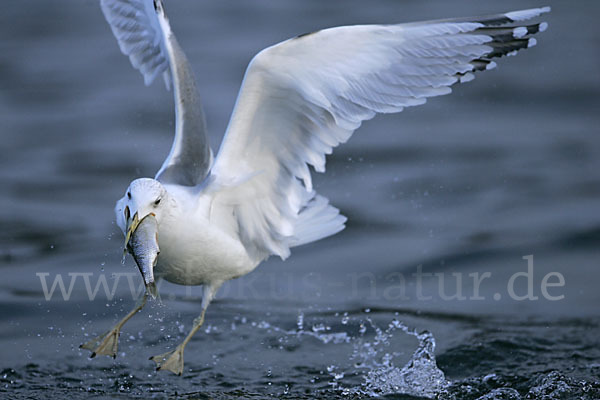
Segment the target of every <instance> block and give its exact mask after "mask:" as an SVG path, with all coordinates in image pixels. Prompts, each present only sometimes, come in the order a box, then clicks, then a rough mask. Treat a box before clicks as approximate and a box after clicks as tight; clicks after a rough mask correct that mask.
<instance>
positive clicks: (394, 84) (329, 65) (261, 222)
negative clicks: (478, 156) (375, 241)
mask: <svg viewBox="0 0 600 400" xmlns="http://www.w3.org/2000/svg"><path fill="white" fill-rule="evenodd" d="M547 11H549V8H543V9H534V10H526V11H520V12H513V13H509V14H501V15H494V16H486V17H479V18H471V19H469V18H466V19H459V20H446V21H430V22H424V23H411V24H404V25H388V26H383V25H367V26H347V27H339V28H332V29H327V30H323V31H319V32H316V33H313V34H308V35H303V36H300V37H298V38H294V39H290V40H288V41H285V42H283V43H280V44H277V45H275V46H272V47H270V48H267V49H265V50H263V51H262V52H260V53H259V54H258V55H257V56H256V57H255V58H254V59H253V60H252V62H251V63H250V65H249V66H248V69H247V71H246V75H245V77H244V82H243V84H242V88H241V90H240V93H239V97H238V100H237V103H236V107H235V110H234V112H233V115H232V117H231V120H230V123H229V126H228V129H227V132H226V135H225V138H224V140H223V143H222V144H221V149H220V151H219V153H218V156H217V158H216V160H215V164H214V167H213V169H212V172H211V182H210V184H209V188H212V189H213V190H215V192H217V194H216V195H215V198H214V201H213V207H212V209H213V210H214V211H215V212H217V213H218V214H219V216H220V218H219V219H220V220H221V221H223V219H222V215H231V216H232V217H231V219H230V221H229V222H228V224H229V226H228V227H225V228H228V229H230V230H232V231H233V232H235V233H237V234H238V235H239V236H240V238H241V240H242V242H243V243H244V244H245V246H246V248H247V249H248V250H249V251H250V252H251V253H252V254H255V255H256V257H258V258H261V257H263V258H264V257H266V256H268V255H270V254H275V255H279V256H280V257H282V258H286V257H287V256H288V255H289V253H290V250H289V249H290V247H292V246H294V245H297V244H301V243H306V242H309V241H312V240H316V239H320V238H322V237H325V236H328V235H331V234H334V233H336V232H338V231H339V230H341V229H343V227H344V222H345V218H344V217H342V216H341V215H339V213H338V211H337V210H336V209H335V208H333V207H331V206H329V205H328V204H327V201H326V199H324V198H322V197H320V196H318V195H316V194H315V193H314V192H313V190H312V183H311V176H310V172H309V169H308V165H312V166H313V167H314V169H315V170H316V171H318V172H323V171H324V170H325V155H326V154H330V153H331V152H332V149H333V148H334V147H336V146H337V145H339V144H340V143H343V142H345V141H347V140H348V139H349V138H350V136H351V135H352V133H353V131H354V130H355V129H357V128H358V127H359V126H360V125H361V123H362V121H364V120H368V119H370V118H372V117H373V116H375V114H376V113H392V112H399V111H402V109H403V108H404V107H409V106H415V105H419V104H423V103H425V101H426V99H427V98H428V97H433V96H439V95H444V94H448V93H450V92H451V88H450V86H451V85H453V84H455V83H457V82H462V81H468V80H471V79H472V78H473V74H472V72H473V71H479V70H485V69H491V68H493V67H494V66H495V63H494V62H492V61H491V60H490V58H491V57H498V56H502V55H506V54H509V53H512V52H515V51H516V50H519V49H522V48H527V47H531V46H532V45H534V44H535V41H534V40H535V39H532V38H529V36H528V35H530V34H534V33H537V32H539V31H541V30H544V29H545V27H546V26H547V24H545V23H542V24H536V25H529V26H517V27H513V26H510V27H502V26H501V25H504V24H507V23H510V22H515V21H520V20H523V19H527V18H532V17H535V16H538V15H539V14H541V13H543V12H547ZM222 224H226V223H225V222H222Z"/></svg>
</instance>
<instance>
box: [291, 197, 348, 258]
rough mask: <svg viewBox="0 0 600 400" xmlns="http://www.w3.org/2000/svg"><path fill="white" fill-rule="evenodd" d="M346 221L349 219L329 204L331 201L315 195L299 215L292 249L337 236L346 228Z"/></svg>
mask: <svg viewBox="0 0 600 400" xmlns="http://www.w3.org/2000/svg"><path fill="white" fill-rule="evenodd" d="M346 220H347V218H346V217H344V216H343V215H341V214H340V210H338V209H337V208H335V207H333V206H331V205H330V204H329V200H327V199H326V198H325V197H323V196H319V195H315V197H313V198H312V200H310V201H309V202H308V204H307V205H306V206H305V207H304V209H303V210H302V211H300V213H299V214H298V220H297V221H296V225H295V227H294V239H293V240H292V241H291V242H290V247H295V246H300V245H302V244H307V243H310V242H314V241H317V240H320V239H323V238H326V237H327V236H331V235H335V234H336V233H338V232H339V231H341V230H342V229H344V228H345V227H346V225H345V223H346Z"/></svg>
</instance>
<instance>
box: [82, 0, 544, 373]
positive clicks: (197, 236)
mask: <svg viewBox="0 0 600 400" xmlns="http://www.w3.org/2000/svg"><path fill="white" fill-rule="evenodd" d="M100 5H101V8H102V11H103V13H104V16H105V17H106V20H107V21H108V23H109V25H110V27H111V29H112V32H113V34H114V36H115V37H116V39H117V41H118V44H119V47H120V49H121V51H122V52H123V53H124V54H125V55H127V56H128V57H129V59H130V61H131V64H132V65H133V67H134V68H135V69H137V70H139V71H140V72H141V74H142V75H143V77H144V82H145V84H146V85H150V84H151V83H152V82H153V81H154V80H155V79H156V78H157V77H159V76H161V77H162V79H163V80H164V82H165V85H166V87H167V89H170V88H171V87H173V92H174V100H175V138H174V141H173V144H172V146H171V150H170V152H169V154H168V156H167V158H166V160H165V161H164V162H163V164H162V166H161V167H160V169H159V170H158V172H157V174H156V176H155V177H154V178H140V179H136V180H134V181H133V182H131V184H130V185H129V187H128V188H127V190H126V191H125V194H124V196H123V198H121V199H120V200H119V201H118V202H117V204H116V207H115V213H116V221H117V224H118V226H119V227H120V229H121V230H122V231H123V234H124V236H125V248H126V249H129V251H130V252H131V253H132V254H133V256H134V258H135V260H136V262H137V263H138V266H139V268H140V271H141V273H142V277H143V279H144V283H145V285H146V289H147V290H146V292H145V293H144V295H143V296H141V297H140V299H139V300H138V302H137V304H136V306H135V308H134V309H133V310H132V311H131V312H130V313H129V314H127V315H126V316H125V317H124V318H123V319H122V320H121V321H119V323H118V324H117V325H116V326H115V327H114V328H113V329H111V330H110V331H108V332H107V333H105V334H104V335H101V336H99V337H97V338H94V339H92V340H91V341H89V342H88V343H85V344H83V345H82V346H81V347H82V348H86V349H89V350H91V351H92V357H93V356H95V355H96V354H102V355H109V356H113V357H115V356H116V353H117V343H118V337H119V333H120V329H121V327H122V326H123V324H124V323H125V322H127V321H128V320H129V319H130V318H131V317H132V316H133V315H134V314H136V313H137V312H138V311H139V310H141V309H142V307H143V306H144V304H145V303H146V298H147V294H148V293H150V294H151V295H152V296H155V294H156V286H155V282H156V280H158V279H165V280H167V281H169V282H172V283H175V284H180V285H202V286H203V289H202V295H203V297H202V303H201V310H200V315H199V317H198V318H196V319H194V322H193V326H192V329H191V331H190V332H189V334H188V335H187V336H186V337H185V339H184V340H183V342H182V343H181V344H179V345H178V346H177V347H176V348H175V349H174V350H172V351H169V352H167V353H164V354H160V355H157V356H154V357H151V360H153V361H155V362H156V364H157V370H169V371H172V372H174V373H175V374H179V375H181V374H182V373H183V365H184V363H183V353H184V348H185V346H186V344H187V343H188V342H189V341H190V339H191V338H192V336H193V335H194V334H195V333H196V332H197V331H198V329H200V327H201V326H202V323H203V322H204V315H205V313H206V309H207V308H208V305H209V303H210V302H211V300H212V299H213V298H214V296H215V294H216V293H217V291H218V289H219V288H220V287H221V285H223V283H224V282H226V281H228V280H231V279H235V278H238V277H241V276H244V275H246V274H248V273H249V272H251V271H252V270H254V269H255V268H256V267H257V266H258V265H259V264H260V263H261V262H262V261H264V260H266V259H267V258H268V257H269V256H272V255H273V256H279V257H280V258H281V259H283V260H285V259H286V258H288V257H289V256H290V251H291V249H292V248H294V247H296V246H300V245H303V244H306V243H311V242H314V241H316V240H320V239H323V238H325V237H328V236H331V235H334V234H336V233H338V232H340V231H341V230H342V229H344V227H345V222H346V218H345V217H344V216H342V215H341V214H340V212H339V210H338V209H336V208H335V207H333V206H332V205H330V204H329V201H328V199H326V198H325V197H323V196H320V195H319V194H317V193H316V192H315V190H314V189H313V185H312V181H311V171H310V168H309V167H312V169H314V171H316V172H324V171H325V156H326V155H328V154H331V152H332V150H333V148H335V147H337V146H338V145H340V144H341V143H345V142H346V141H347V140H348V139H349V138H350V136H352V133H353V132H354V131H355V130H356V129H358V128H359V126H360V125H361V123H362V121H365V120H369V119H371V118H373V117H374V116H375V115H376V114H378V113H396V112H400V111H402V110H403V109H404V108H405V107H410V106H417V105H421V104H424V103H425V102H426V101H427V99H428V98H429V97H435V96H441V95H445V94H449V93H450V92H451V91H452V86H453V85H455V84H458V83H463V82H468V81H470V80H472V79H473V78H474V73H475V72H479V71H485V70H490V69H493V68H494V67H496V63H495V62H494V61H493V59H494V58H499V57H502V56H507V55H514V54H516V53H517V51H519V50H522V49H527V48H530V47H532V46H534V45H535V44H536V39H535V38H533V37H532V36H533V35H534V34H537V33H539V32H543V31H544V30H545V29H546V28H547V26H548V24H547V23H545V22H541V23H534V24H527V23H524V22H523V21H526V20H529V19H532V18H535V17H538V16H539V15H541V14H543V13H546V12H549V11H550V8H549V7H543V8H535V9H528V10H521V11H513V12H509V13H505V14H496V15H487V16H481V17H472V18H456V19H446V20H436V21H426V22H416V23H405V24H396V25H354V26H341V27H336V28H330V29H324V30H320V31H317V32H313V33H309V34H303V35H299V36H297V37H295V38H292V39H289V40H286V41H284V42H281V43H279V44H275V45H273V46H271V47H268V48H266V49H264V50H262V51H261V52H259V53H258V54H257V55H256V56H255V57H254V58H253V59H252V60H251V62H250V64H249V65H248V68H247V70H246V73H245V76H244V79H243V83H242V86H241V89H240V92H239V95H238V98H237V101H236V104H235V108H234V110H233V114H232V116H231V119H230V122H229V125H228V127H227V130H226V132H225V135H224V137H223V141H222V143H221V146H220V149H219V151H218V153H217V155H216V156H213V152H212V150H211V148H210V146H209V142H208V136H207V133H206V123H205V117H204V113H203V111H202V107H201V103H200V99H199V95H198V90H197V88H196V83H195V80H194V74H193V71H192V68H191V66H190V64H189V62H188V60H187V58H186V56H185V54H184V52H183V50H182V49H181V47H180V46H179V44H178V42H177V40H176V38H175V35H174V34H173V31H172V30H171V26H170V23H169V19H168V18H167V15H166V13H165V7H164V4H163V1H162V0H101V1H100ZM142 226H144V228H143V229H142V228H141V227H142ZM142 231H143V233H140V232H142ZM133 241H135V243H134V244H132V242H133ZM153 242H156V243H153ZM140 243H141V244H140ZM144 243H147V244H148V245H147V246H144ZM154 244H155V245H154ZM142 247H143V248H144V249H146V250H137V249H138V248H142ZM148 249H155V251H154V252H153V253H152V252H150V251H151V250H148ZM140 251H141V252H145V251H146V252H147V253H144V254H138V253H139V252H140ZM141 264H143V265H141Z"/></svg>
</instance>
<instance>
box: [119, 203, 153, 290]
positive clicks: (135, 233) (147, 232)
mask: <svg viewBox="0 0 600 400" xmlns="http://www.w3.org/2000/svg"><path fill="white" fill-rule="evenodd" d="M127 251H129V252H130V253H131V255H132V256H133V259H134V260H135V262H136V264H137V266H138V268H139V270H140V272H141V273H142V278H143V279H144V285H145V286H146V291H147V292H148V293H149V294H150V295H151V296H152V298H156V296H157V295H158V290H157V288H156V283H155V282H154V266H155V265H156V261H157V260H158V254H159V253H160V249H159V247H158V223H157V221H156V217H155V215H154V214H153V213H150V214H148V215H146V216H145V217H144V218H143V219H142V220H141V221H140V220H139V218H138V214H137V213H135V215H134V216H133V218H132V219H131V220H129V219H128V220H127V229H126V234H125V250H124V254H123V256H125V254H126V253H127Z"/></svg>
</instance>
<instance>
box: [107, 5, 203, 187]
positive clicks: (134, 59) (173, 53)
mask: <svg viewBox="0 0 600 400" xmlns="http://www.w3.org/2000/svg"><path fill="white" fill-rule="evenodd" d="M100 5H101V7H102V11H103V13H104V16H105V17H106V20H107V21H108V23H109V24H110V27H111V29H112V31H113V33H114V35H115V37H116V38H117V41H118V42H119V47H120V48H121V51H122V52H123V54H125V55H127V56H129V59H130V60H131V64H132V65H133V67H134V68H136V69H138V70H139V71H140V72H141V73H142V75H143V76H144V82H145V84H146V85H149V84H151V83H152V82H153V81H154V79H155V78H156V77H157V76H158V75H159V74H161V73H162V75H163V78H164V80H165V84H166V86H167V89H168V88H169V87H170V82H171V81H172V82H173V86H174V88H175V90H174V97H175V119H176V121H175V138H174V140H173V145H172V147H171V151H170V153H169V155H168V157H167V159H166V160H165V161H164V163H163V165H162V167H161V168H160V170H159V171H158V173H157V175H156V179H158V180H160V181H161V182H163V183H176V184H179V185H184V186H195V185H197V184H198V183H200V182H202V181H203V180H204V178H205V177H206V175H207V174H208V171H209V170H210V165H211V163H212V152H211V150H210V146H209V144H208V137H207V134H206V123H205V120H204V114H203V111H202V105H201V103H200V98H199V96H198V91H197V89H196V82H195V79H194V74H193V72H192V69H191V67H190V65H189V62H188V60H187V58H186V56H185V54H184V53H183V51H182V50H181V47H180V46H179V44H178V43H177V40H176V39H175V35H174V34H173V32H172V31H171V27H170V25H169V21H168V19H167V16H166V14H165V11H164V6H163V4H162V0H101V1H100Z"/></svg>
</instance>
